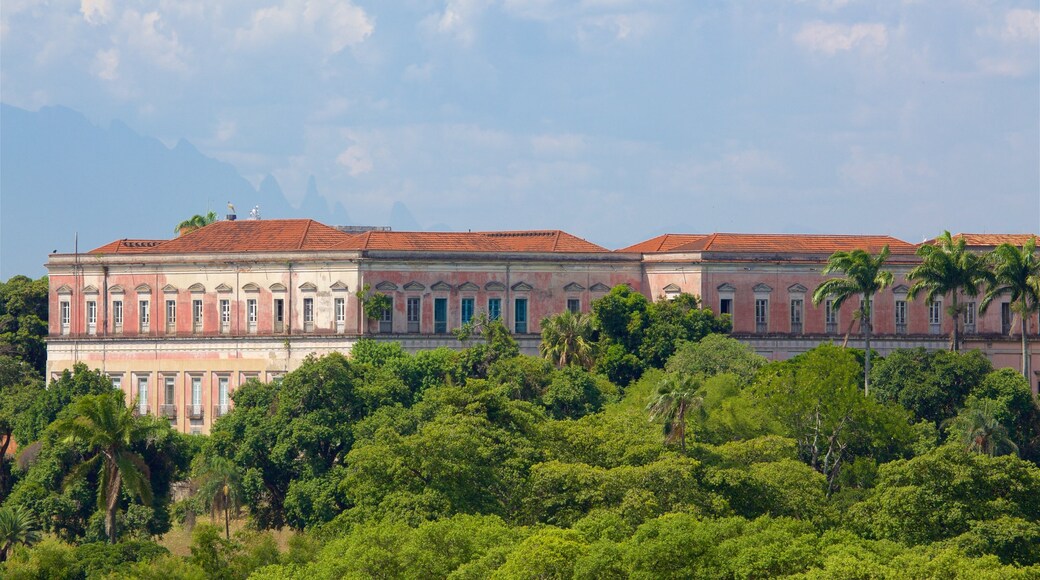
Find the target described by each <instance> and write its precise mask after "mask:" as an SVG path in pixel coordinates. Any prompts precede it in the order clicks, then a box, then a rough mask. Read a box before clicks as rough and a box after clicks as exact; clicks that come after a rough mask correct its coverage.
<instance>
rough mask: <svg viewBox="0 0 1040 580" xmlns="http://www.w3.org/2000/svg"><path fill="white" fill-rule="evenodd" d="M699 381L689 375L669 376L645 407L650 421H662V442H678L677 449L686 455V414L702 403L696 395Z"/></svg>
mask: <svg viewBox="0 0 1040 580" xmlns="http://www.w3.org/2000/svg"><path fill="white" fill-rule="evenodd" d="M700 386H701V385H700V381H698V380H697V379H696V378H695V377H692V376H690V375H680V374H676V375H670V376H668V377H666V378H665V379H664V380H663V381H661V383H660V385H658V388H657V395H656V396H654V398H653V399H652V400H651V401H650V403H649V404H648V405H647V406H646V410H647V411H649V412H650V420H651V421H657V420H658V419H663V420H664V440H665V441H666V442H668V443H674V442H675V441H676V440H678V441H679V448H680V449H682V451H683V453H686V414H687V413H688V412H689V411H690V410H691V409H696V408H697V407H699V406H700V405H701V403H703V402H704V398H703V397H701V396H700V395H698V394H697V390H698V389H699V388H700Z"/></svg>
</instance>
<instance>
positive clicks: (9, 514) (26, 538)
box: [0, 506, 40, 562]
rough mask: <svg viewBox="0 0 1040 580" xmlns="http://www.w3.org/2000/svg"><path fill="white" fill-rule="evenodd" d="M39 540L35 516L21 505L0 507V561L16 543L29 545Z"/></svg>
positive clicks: (4, 558)
mask: <svg viewBox="0 0 1040 580" xmlns="http://www.w3.org/2000/svg"><path fill="white" fill-rule="evenodd" d="M39 541H40V530H39V528H38V527H37V526H36V518H34V517H33V515H32V514H31V513H30V512H29V511H28V510H25V509H22V507H21V506H7V507H2V508H0V562H3V561H4V560H6V559H7V554H8V552H10V550H11V548H13V547H14V546H16V545H18V544H23V545H26V546H31V545H33V544H35V543H36V542H39Z"/></svg>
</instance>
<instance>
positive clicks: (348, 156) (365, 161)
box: [336, 144, 372, 177]
mask: <svg viewBox="0 0 1040 580" xmlns="http://www.w3.org/2000/svg"><path fill="white" fill-rule="evenodd" d="M336 163H339V164H340V165H342V166H343V167H346V168H347V172H348V173H350V176H351V177H357V176H358V175H361V174H363V173H368V172H369V171H372V158H371V157H369V155H368V151H367V150H366V149H365V148H364V147H362V146H361V145H357V144H355V145H351V146H350V147H347V148H346V149H344V150H343V152H342V153H340V154H339V156H338V157H336Z"/></svg>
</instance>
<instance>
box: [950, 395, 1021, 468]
mask: <svg viewBox="0 0 1040 580" xmlns="http://www.w3.org/2000/svg"><path fill="white" fill-rule="evenodd" d="M949 425H950V435H951V436H957V437H959V438H960V439H961V441H962V442H963V443H964V447H965V449H967V450H968V451H971V452H973V453H985V454H986V455H989V456H990V457H993V456H994V455H1000V454H1001V452H1002V451H1006V452H1008V453H1018V446H1017V445H1015V443H1014V442H1013V441H1012V440H1011V437H1010V436H1009V435H1008V431H1007V428H1006V427H1005V426H1004V424H1003V423H1001V422H1000V420H999V419H997V409H996V401H994V400H993V399H982V400H981V401H979V402H978V403H977V404H975V405H971V406H969V407H967V408H965V409H964V410H963V411H961V414H960V415H957V416H956V417H954V418H953V419H950V421H949Z"/></svg>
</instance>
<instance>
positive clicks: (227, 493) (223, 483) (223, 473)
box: [195, 455, 243, 540]
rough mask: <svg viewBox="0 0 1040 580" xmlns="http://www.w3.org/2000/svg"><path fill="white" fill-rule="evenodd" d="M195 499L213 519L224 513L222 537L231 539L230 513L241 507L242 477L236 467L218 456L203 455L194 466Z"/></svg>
mask: <svg viewBox="0 0 1040 580" xmlns="http://www.w3.org/2000/svg"><path fill="white" fill-rule="evenodd" d="M195 484H196V485H197V486H198V492H197V497H198V498H200V499H201V500H202V504H203V506H205V507H206V509H208V510H210V517H211V518H214V517H215V516H216V514H217V513H218V512H220V511H223V512H224V535H225V536H226V537H227V539H229V540H230V539H231V511H232V510H234V511H235V512H236V513H237V512H238V509H239V508H240V507H241V506H242V495H243V492H242V477H241V474H240V473H239V470H238V466H236V465H235V464H234V462H232V461H231V460H230V459H227V458H225V457H221V456H219V455H205V456H203V457H202V459H201V461H200V462H199V463H197V464H196V465H195Z"/></svg>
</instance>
